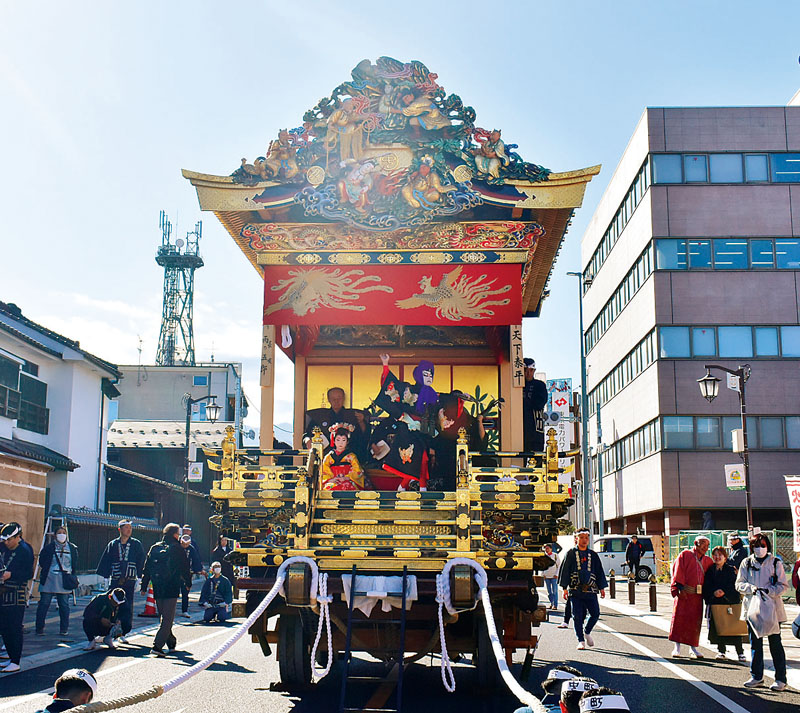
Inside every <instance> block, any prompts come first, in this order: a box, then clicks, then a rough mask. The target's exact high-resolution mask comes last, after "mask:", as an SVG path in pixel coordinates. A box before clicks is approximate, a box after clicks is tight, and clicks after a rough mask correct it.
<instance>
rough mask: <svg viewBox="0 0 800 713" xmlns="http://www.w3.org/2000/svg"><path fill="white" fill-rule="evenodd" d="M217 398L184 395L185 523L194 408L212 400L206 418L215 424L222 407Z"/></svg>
mask: <svg viewBox="0 0 800 713" xmlns="http://www.w3.org/2000/svg"><path fill="white" fill-rule="evenodd" d="M216 398H217V397H216V396H214V395H212V394H209V395H208V396H201V397H200V398H198V399H193V398H192V397H191V395H190V394H184V395H183V401H184V403H185V404H186V448H185V449H184V451H185V452H184V460H183V523H181V524H186V520H187V519H188V518H189V441H190V440H191V433H192V432H191V430H190V429H191V425H192V406H194V405H195V404H199V403H200V402H201V401H206V400H208V399H211V403H209V404H208V405H207V406H206V417H207V418H208V420H209V421H210V422H211V423H214V422H215V421H216V420H217V419H218V418H219V412H220V411H221V410H222V407H221V406H220V405H219V404H218V403H217V402H216V401H215V399H216Z"/></svg>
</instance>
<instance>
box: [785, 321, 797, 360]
mask: <svg viewBox="0 0 800 713" xmlns="http://www.w3.org/2000/svg"><path fill="white" fill-rule="evenodd" d="M781 354H782V355H783V356H785V357H800V327H781Z"/></svg>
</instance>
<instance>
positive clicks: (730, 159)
mask: <svg viewBox="0 0 800 713" xmlns="http://www.w3.org/2000/svg"><path fill="white" fill-rule="evenodd" d="M709 159H710V163H711V183H741V182H742V154H739V153H712V154H711V156H709Z"/></svg>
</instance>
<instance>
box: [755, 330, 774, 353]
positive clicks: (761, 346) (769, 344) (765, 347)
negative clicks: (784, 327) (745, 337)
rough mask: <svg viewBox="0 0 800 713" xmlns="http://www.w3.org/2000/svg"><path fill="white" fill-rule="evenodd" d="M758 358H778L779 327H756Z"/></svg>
mask: <svg viewBox="0 0 800 713" xmlns="http://www.w3.org/2000/svg"><path fill="white" fill-rule="evenodd" d="M756 356H778V328H777V327H756Z"/></svg>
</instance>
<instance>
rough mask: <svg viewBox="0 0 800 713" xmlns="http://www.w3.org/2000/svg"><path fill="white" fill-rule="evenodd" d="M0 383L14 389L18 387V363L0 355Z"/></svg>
mask: <svg viewBox="0 0 800 713" xmlns="http://www.w3.org/2000/svg"><path fill="white" fill-rule="evenodd" d="M0 384H2V385H3V386H8V387H9V388H10V389H14V390H15V391H16V390H17V389H19V364H18V363H17V362H15V361H11V359H6V358H5V357H3V356H0Z"/></svg>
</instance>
